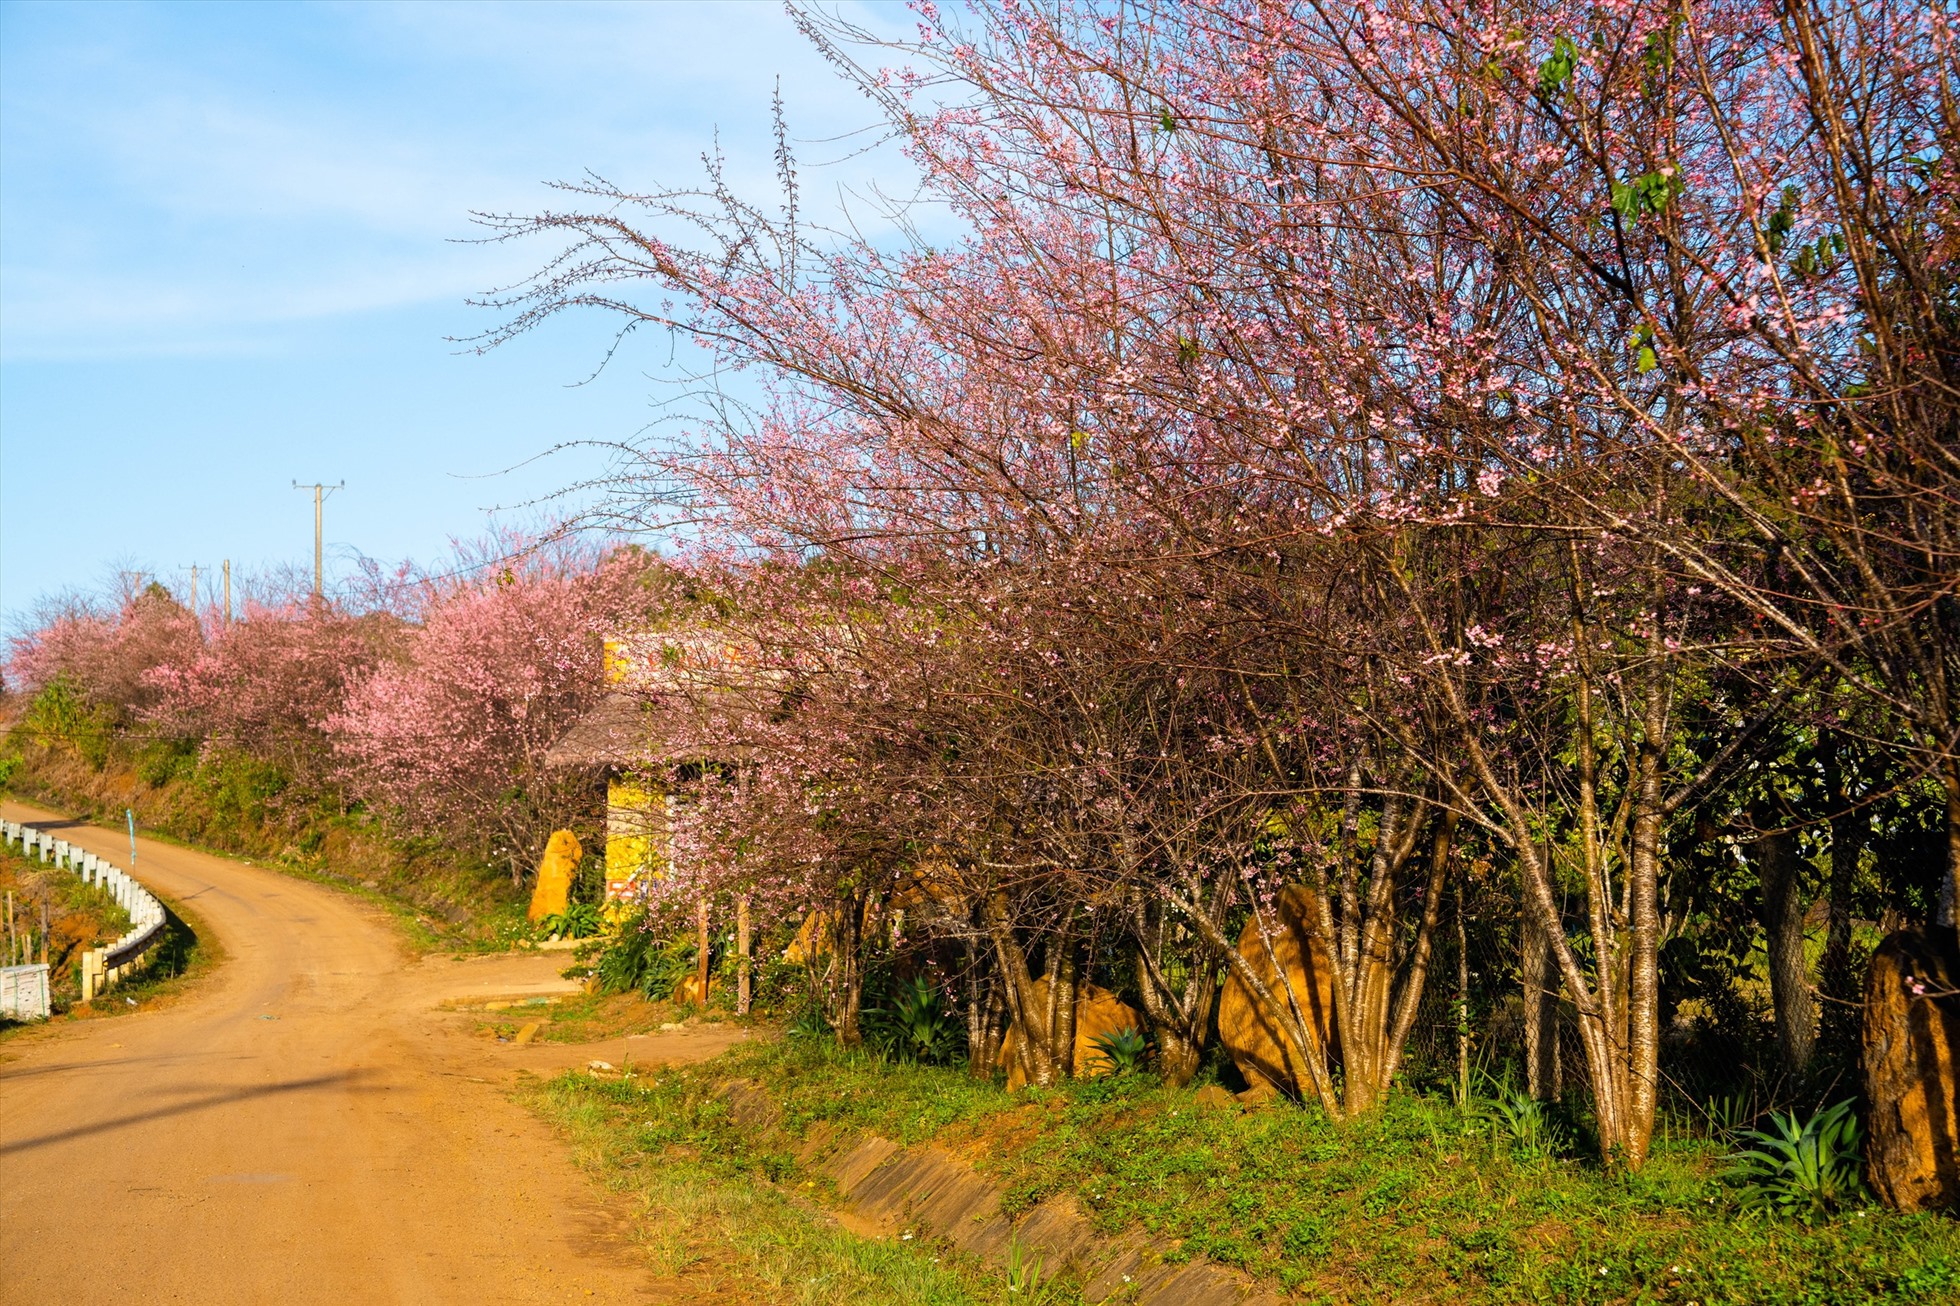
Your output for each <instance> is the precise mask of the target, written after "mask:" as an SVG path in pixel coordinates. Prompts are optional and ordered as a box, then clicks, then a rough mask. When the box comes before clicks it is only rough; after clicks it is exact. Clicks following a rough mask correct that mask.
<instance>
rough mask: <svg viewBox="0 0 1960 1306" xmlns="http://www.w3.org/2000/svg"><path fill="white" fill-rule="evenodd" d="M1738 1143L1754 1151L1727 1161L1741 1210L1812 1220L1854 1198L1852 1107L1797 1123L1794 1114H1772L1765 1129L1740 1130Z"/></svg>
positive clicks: (1829, 1109)
mask: <svg viewBox="0 0 1960 1306" xmlns="http://www.w3.org/2000/svg"><path fill="white" fill-rule="evenodd" d="M1736 1137H1737V1138H1738V1139H1740V1140H1744V1141H1746V1142H1748V1143H1750V1144H1752V1146H1747V1147H1744V1148H1742V1149H1741V1150H1740V1151H1738V1152H1736V1153H1735V1154H1734V1156H1733V1157H1732V1158H1731V1159H1732V1160H1734V1161H1735V1163H1736V1167H1735V1170H1734V1171H1733V1172H1732V1178H1733V1179H1734V1181H1735V1182H1736V1184H1737V1185H1738V1186H1739V1187H1740V1188H1741V1189H1742V1204H1743V1205H1744V1206H1746V1207H1753V1208H1757V1209H1762V1210H1772V1211H1778V1212H1781V1213H1783V1214H1786V1215H1795V1216H1798V1217H1799V1218H1801V1219H1806V1220H1808V1219H1814V1218H1816V1217H1818V1216H1822V1215H1827V1214H1829V1213H1830V1212H1831V1211H1833V1210H1835V1209H1837V1208H1838V1207H1840V1206H1843V1205H1845V1204H1846V1203H1847V1202H1850V1201H1852V1200H1853V1199H1855V1198H1857V1197H1858V1196H1859V1195H1860V1194H1862V1193H1863V1191H1864V1185H1863V1184H1862V1183H1860V1182H1859V1179H1858V1117H1857V1116H1855V1115H1853V1114H1852V1112H1851V1103H1850V1102H1849V1101H1844V1102H1840V1103H1838V1104H1837V1105H1836V1106H1833V1107H1826V1108H1825V1109H1824V1110H1822V1111H1819V1112H1818V1113H1817V1114H1816V1115H1814V1116H1812V1117H1811V1118H1810V1119H1809V1120H1807V1121H1804V1122H1802V1123H1799V1122H1798V1120H1797V1113H1796V1112H1794V1111H1792V1112H1790V1113H1789V1114H1787V1115H1784V1114H1780V1113H1778V1112H1771V1113H1770V1117H1769V1128H1768V1129H1743V1130H1739V1131H1737V1133H1736Z"/></svg>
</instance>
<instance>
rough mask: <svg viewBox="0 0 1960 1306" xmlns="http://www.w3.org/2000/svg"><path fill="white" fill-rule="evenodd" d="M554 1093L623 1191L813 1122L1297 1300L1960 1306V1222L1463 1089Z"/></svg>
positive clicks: (767, 1170) (914, 1071) (824, 1087)
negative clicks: (921, 1148)
mask: <svg viewBox="0 0 1960 1306" xmlns="http://www.w3.org/2000/svg"><path fill="white" fill-rule="evenodd" d="M737 1078H740V1079H749V1080H753V1081H755V1082H757V1083H759V1084H761V1085H762V1086H763V1087H764V1088H765V1089H766V1091H768V1092H769V1093H770V1095H771V1096H772V1097H773V1098H774V1099H775V1100H776V1102H777V1103H778V1105H779V1107H780V1108H781V1110H782V1125H781V1127H780V1129H778V1130H775V1131H765V1132H760V1133H758V1132H757V1131H755V1130H754V1129H751V1128H747V1127H744V1126H741V1125H738V1124H737V1123H736V1122H735V1121H734V1120H732V1119H731V1118H730V1117H729V1115H728V1112H727V1109H726V1108H725V1107H724V1106H723V1105H722V1103H721V1102H720V1101H719V1099H718V1098H717V1097H716V1095H715V1092H716V1088H717V1087H718V1085H719V1084H720V1083H722V1082H725V1081H727V1080H729V1079H737ZM536 1101H537V1104H538V1105H539V1106H540V1108H541V1109H543V1110H545V1111H546V1112H547V1113H548V1114H550V1115H552V1116H554V1117H555V1118H557V1119H559V1120H562V1121H564V1122H566V1123H568V1124H570V1125H573V1126H574V1127H575V1128H576V1130H577V1132H578V1133H579V1135H580V1137H581V1138H582V1139H583V1140H586V1143H587V1145H588V1147H590V1148H592V1149H593V1151H594V1155H595V1157H596V1158H597V1163H598V1164H600V1165H601V1167H602V1168H603V1169H604V1171H605V1172H606V1173H607V1174H608V1175H609V1176H610V1177H611V1178H612V1180H613V1181H614V1182H620V1183H632V1184H636V1185H641V1186H646V1185H656V1184H657V1185H665V1184H670V1183H673V1182H678V1181H681V1180H683V1179H685V1180H686V1181H687V1182H691V1183H700V1184H709V1185H728V1184H733V1185H736V1186H738V1187H739V1186H741V1185H743V1184H745V1183H746V1184H747V1185H749V1186H753V1185H754V1182H755V1180H756V1179H758V1178H766V1179H769V1180H772V1181H776V1182H777V1184H778V1185H779V1186H780V1187H784V1188H788V1189H789V1190H791V1191H800V1190H802V1186H803V1185H805V1184H813V1183H814V1182H815V1180H814V1176H811V1175H804V1174H802V1173H801V1172H800V1171H799V1169H798V1166H797V1164H796V1162H795V1160H794V1155H793V1142H794V1140H795V1139H797V1138H799V1137H801V1136H803V1135H804V1133H805V1132H806V1131H807V1130H808V1129H809V1128H810V1127H811V1126H813V1125H814V1124H816V1123H817V1122H819V1121H825V1122H830V1123H832V1124H836V1125H843V1126H851V1127H856V1128H860V1129H866V1130H873V1131H876V1132H878V1133H881V1134H884V1135H886V1136H888V1137H891V1138H895V1139H898V1140H900V1141H903V1142H908V1143H910V1142H923V1141H927V1140H930V1141H933V1142H934V1143H936V1144H938V1145H940V1146H942V1147H944V1148H946V1149H947V1150H949V1151H952V1152H954V1153H955V1154H958V1155H961V1156H963V1157H965V1158H967V1159H968V1160H970V1161H971V1162H972V1163H973V1164H974V1165H975V1166H976V1167H977V1168H978V1169H980V1170H981V1171H982V1172H983V1173H986V1174H988V1175H990V1176H991V1177H992V1178H993V1179H994V1180H995V1181H996V1183H997V1184H998V1185H999V1186H1000V1187H1001V1188H1002V1189H1003V1190H1004V1192H1005V1194H1006V1198H1005V1202H1004V1205H1005V1206H1006V1207H1007V1208H1008V1209H1010V1210H1025V1209H1027V1208H1029V1207H1031V1206H1033V1205H1034V1204H1035V1203H1036V1202H1038V1201H1040V1200H1042V1199H1043V1198H1045V1197H1048V1196H1051V1195H1057V1194H1068V1195H1070V1196H1072V1197H1073V1198H1074V1199H1075V1201H1076V1202H1077V1204H1078V1205H1079V1206H1080V1208H1081V1209H1082V1210H1083V1211H1084V1212H1086V1213H1089V1214H1090V1215H1091V1217H1092V1218H1093V1219H1094V1220H1095V1221H1096V1222H1097V1223H1098V1225H1099V1226H1100V1227H1102V1228H1104V1229H1106V1230H1108V1231H1111V1232H1114V1231H1116V1230H1118V1229H1122V1228H1126V1227H1134V1228H1141V1229H1143V1230H1147V1231H1148V1232H1149V1233H1150V1234H1151V1235H1152V1236H1153V1237H1154V1238H1155V1240H1156V1241H1158V1242H1159V1244H1160V1245H1162V1246H1164V1247H1166V1248H1168V1249H1169V1251H1170V1255H1171V1257H1172V1258H1178V1257H1189V1256H1192V1255H1196V1254H1200V1253H1202V1254H1203V1255H1205V1256H1208V1257H1210V1258H1211V1259H1213V1260H1215V1261H1220V1262H1223V1263H1226V1264H1230V1265H1235V1266H1239V1267H1241V1268H1243V1269H1245V1270H1246V1271H1247V1272H1249V1273H1251V1274H1253V1275H1254V1276H1256V1277H1257V1278H1258V1279H1260V1280H1261V1281H1263V1282H1265V1283H1266V1284H1268V1285H1269V1286H1271V1287H1273V1288H1274V1289H1276V1290H1278V1291H1281V1292H1282V1293H1284V1294H1285V1295H1287V1296H1288V1297H1289V1298H1291V1299H1293V1300H1299V1301H1325V1302H1408V1301H1434V1302H1472V1303H1482V1302H1489V1303H1499V1302H1503V1303H1509V1302H1545V1301H1557V1302H1593V1303H1623V1302H1668V1303H1691V1302H1692V1303H1705V1304H1711V1306H1712V1304H1713V1303H1718V1302H1721V1303H1731V1302H1732V1303H1761V1304H1764V1306H1767V1304H1769V1303H1817V1304H1818V1306H1822V1304H1824V1303H1848V1302H1898V1303H1907V1302H1912V1303H1919V1302H1926V1301H1932V1300H1945V1299H1948V1298H1950V1297H1952V1296H1953V1295H1954V1294H1955V1293H1956V1292H1960V1222H1955V1221H1952V1220H1946V1219H1941V1218H1938V1217H1933V1216H1900V1215H1896V1214H1892V1213H1890V1212H1886V1211H1882V1210H1879V1209H1876V1208H1873V1207H1854V1208H1853V1209H1850V1210H1847V1211H1843V1212H1841V1213H1839V1214H1838V1215H1836V1216H1835V1217H1832V1218H1829V1219H1825V1220H1820V1221H1818V1222H1816V1223H1808V1224H1807V1223H1803V1222H1800V1221H1797V1220H1794V1219H1787V1218H1779V1217H1773V1216H1769V1215H1765V1214H1761V1213H1756V1212H1749V1211H1745V1210H1744V1209H1742V1206H1741V1204H1740V1202H1739V1201H1738V1195H1737V1193H1736V1191H1735V1190H1734V1189H1733V1188H1732V1187H1731V1186H1730V1185H1729V1184H1728V1183H1726V1182H1725V1180H1724V1173H1725V1171H1726V1170H1727V1169H1728V1163H1727V1161H1726V1159H1725V1158H1726V1154H1727V1152H1728V1150H1729V1145H1728V1144H1726V1143H1724V1142H1722V1141H1719V1140H1716V1139H1710V1138H1706V1137H1701V1136H1698V1135H1697V1134H1696V1133H1695V1132H1694V1131H1692V1130H1690V1129H1688V1128H1686V1127H1684V1126H1683V1124H1682V1122H1669V1124H1668V1127H1667V1129H1666V1131H1665V1134H1664V1137H1663V1139H1662V1140H1661V1141H1660V1142H1659V1144H1658V1145H1657V1147H1656V1149H1655V1155H1654V1157H1653V1160H1652V1161H1651V1162H1650V1163H1649V1164H1648V1165H1647V1167H1646V1168H1645V1169H1644V1170H1643V1171H1642V1172H1641V1173H1640V1174H1638V1175H1634V1176H1622V1175H1613V1174H1607V1173H1603V1172H1602V1171H1600V1170H1599V1169H1598V1168H1597V1167H1596V1166H1594V1165H1592V1164H1590V1163H1588V1162H1586V1161H1583V1160H1579V1159H1575V1158H1574V1157H1572V1156H1570V1155H1567V1154H1565V1153H1566V1152H1567V1151H1568V1150H1569V1149H1567V1148H1564V1147H1562V1146H1561V1145H1560V1144H1559V1141H1558V1139H1557V1136H1556V1134H1554V1135H1553V1136H1552V1137H1551V1138H1549V1139H1548V1138H1545V1137H1544V1136H1543V1135H1534V1134H1533V1133H1532V1132H1531V1131H1529V1130H1517V1129H1514V1128H1512V1127H1511V1126H1510V1125H1509V1124H1507V1123H1506V1121H1505V1118H1504V1116H1503V1115H1502V1113H1501V1112H1498V1111H1494V1110H1488V1109H1486V1110H1476V1109H1472V1110H1469V1111H1464V1110H1459V1109H1458V1108H1457V1106H1456V1105H1455V1104H1454V1103H1453V1102H1451V1101H1448V1100H1446V1099H1442V1100H1439V1099H1434V1098H1422V1097H1409V1096H1405V1097H1401V1098H1399V1099H1397V1100H1395V1101H1394V1102H1393V1103H1392V1105H1390V1106H1389V1107H1387V1108H1385V1109H1384V1110H1383V1111H1381V1112H1380V1113H1378V1114H1377V1115H1375V1116H1373V1117H1371V1118H1369V1119H1367V1120H1364V1121H1360V1122H1356V1123H1351V1124H1346V1125H1336V1124H1334V1123H1332V1122H1330V1121H1328V1120H1327V1119H1326V1118H1325V1117H1324V1116H1323V1115H1322V1114H1321V1113H1320V1112H1319V1111H1317V1110H1314V1109H1310V1108H1309V1109H1302V1108H1299V1107H1294V1106H1290V1105H1284V1104H1275V1105H1270V1106H1266V1107H1262V1108H1259V1109H1255V1110H1251V1111H1241V1110H1239V1109H1238V1108H1236V1107H1203V1106H1200V1105H1198V1104H1197V1102H1196V1101H1195V1099H1194V1097H1193V1095H1192V1094H1191V1092H1190V1091H1188V1090H1177V1089H1169V1088H1165V1087H1163V1086H1161V1085H1159V1084H1156V1083H1154V1082H1153V1081H1149V1080H1146V1079H1143V1078H1140V1077H1129V1078H1124V1079H1105V1080H1091V1081H1086V1082H1083V1083H1077V1084H1070V1085H1068V1086H1066V1087H1064V1088H1060V1089H1051V1090H1031V1091H1028V1092H1025V1093H1022V1094H1017V1095H1009V1094H1007V1093H1005V1092H1003V1091H1001V1090H1000V1089H997V1088H995V1087H993V1086H992V1085H989V1084H982V1083H977V1082H975V1081H973V1080H970V1079H968V1078H967V1077H966V1076H965V1075H963V1074H961V1073H959V1072H957V1071H953V1070H939V1069H930V1068H921V1067H907V1066H897V1065H891V1064H888V1063H884V1062H881V1061H878V1060H876V1059H873V1058H869V1057H863V1056H858V1057H852V1056H845V1055H842V1054H839V1053H837V1052H835V1051H834V1050H832V1049H831V1048H830V1047H829V1045H828V1044H826V1043H821V1042H816V1041H810V1040H789V1041H786V1042H783V1043H779V1044H761V1045H748V1046H744V1047H743V1048H740V1049H737V1050H736V1051H734V1052H731V1053H730V1054H728V1055H727V1056H725V1057H723V1058H722V1059H720V1060H719V1061H716V1062H712V1063H708V1064H706V1065H703V1066H695V1067H691V1068H689V1069H687V1070H684V1071H669V1072H664V1073H660V1074H656V1075H650V1076H647V1077H644V1078H640V1079H636V1080H631V1081H600V1080H595V1079H593V1078H591V1077H589V1076H582V1075H572V1076H567V1077H565V1078H563V1079H561V1080H558V1081H556V1082H554V1083H553V1084H551V1085H550V1086H548V1087H547V1088H545V1089H543V1090H541V1091H540V1092H539V1093H538V1095H537V1098H536ZM809 1191H812V1192H818V1191H821V1185H820V1184H817V1185H816V1186H815V1187H813V1188H811V1189H809ZM835 1299H836V1300H845V1299H847V1298H843V1297H839V1298H835ZM848 1299H855V1300H867V1301H869V1300H879V1298H876V1297H862V1298H848Z"/></svg>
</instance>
